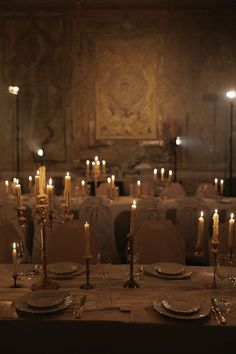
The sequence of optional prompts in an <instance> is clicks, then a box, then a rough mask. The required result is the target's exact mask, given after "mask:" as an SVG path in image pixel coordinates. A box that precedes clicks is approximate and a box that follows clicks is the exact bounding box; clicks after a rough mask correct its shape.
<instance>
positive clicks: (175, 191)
mask: <svg viewBox="0 0 236 354" xmlns="http://www.w3.org/2000/svg"><path fill="white" fill-rule="evenodd" d="M185 196H186V192H185V190H184V188H183V187H182V186H181V184H180V183H175V182H172V183H171V184H170V185H168V186H166V187H164V188H163V189H162V191H161V193H160V197H161V198H180V197H185Z"/></svg>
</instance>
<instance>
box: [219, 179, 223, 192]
mask: <svg viewBox="0 0 236 354" xmlns="http://www.w3.org/2000/svg"><path fill="white" fill-rule="evenodd" d="M223 194H224V180H223V179H221V180H220V195H223Z"/></svg>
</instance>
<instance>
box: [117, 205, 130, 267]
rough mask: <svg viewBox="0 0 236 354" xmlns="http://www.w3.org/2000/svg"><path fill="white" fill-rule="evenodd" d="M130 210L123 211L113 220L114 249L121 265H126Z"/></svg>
mask: <svg viewBox="0 0 236 354" xmlns="http://www.w3.org/2000/svg"><path fill="white" fill-rule="evenodd" d="M130 216H131V212H130V210H124V211H122V212H121V213H119V214H118V215H117V217H116V218H115V220H114V234H115V241H116V249H117V251H118V254H119V257H120V260H121V263H126V246H127V240H128V239H127V234H128V233H129V231H130Z"/></svg>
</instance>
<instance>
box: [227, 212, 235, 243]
mask: <svg viewBox="0 0 236 354" xmlns="http://www.w3.org/2000/svg"><path fill="white" fill-rule="evenodd" d="M234 222H235V220H234V214H233V213H231V215H230V219H229V235H228V247H229V248H232V246H233V236H234Z"/></svg>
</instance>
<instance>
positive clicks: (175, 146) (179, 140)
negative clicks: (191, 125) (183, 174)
mask: <svg viewBox="0 0 236 354" xmlns="http://www.w3.org/2000/svg"><path fill="white" fill-rule="evenodd" d="M180 145H181V138H180V136H177V137H176V138H175V139H174V142H173V154H174V182H177V162H178V161H177V158H178V156H177V149H178V147H179V146H180Z"/></svg>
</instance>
